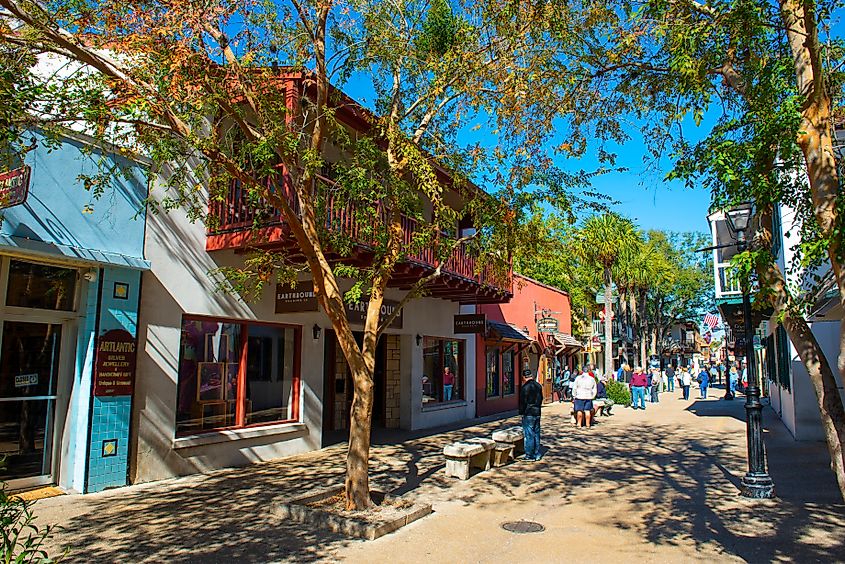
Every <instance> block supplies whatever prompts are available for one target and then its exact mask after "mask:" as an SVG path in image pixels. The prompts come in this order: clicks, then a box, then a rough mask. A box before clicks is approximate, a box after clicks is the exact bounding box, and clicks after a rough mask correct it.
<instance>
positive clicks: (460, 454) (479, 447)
mask: <svg viewBox="0 0 845 564" xmlns="http://www.w3.org/2000/svg"><path fill="white" fill-rule="evenodd" d="M482 441H484V442H482ZM494 446H495V442H494V441H491V440H489V439H469V440H467V441H462V442H457V443H452V444H450V445H446V446H445V447H443V456H445V457H446V475H447V476H454V477H456V478H460V479H461V480H467V479H469V474H470V469H471V468H481V469H482V470H487V469H489V468H490V453H491V452H492V450H493V447H494Z"/></svg>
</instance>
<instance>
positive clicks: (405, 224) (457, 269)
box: [209, 177, 513, 293]
mask: <svg viewBox="0 0 845 564" xmlns="http://www.w3.org/2000/svg"><path fill="white" fill-rule="evenodd" d="M318 178H319V180H320V181H321V182H326V183H331V182H332V181H331V180H329V179H328V178H323V177H318ZM283 184H284V186H283V187H282V189H281V191H280V195H281V196H283V197H284V198H285V199H286V200H287V201H288V203H289V205H290V206H291V207H292V208H293V210H294V212H295V213H296V214H297V215H299V213H300V210H299V202H298V199H297V198H296V194H295V193H294V192H293V190H292V188H291V187H290V184H289V183H288V182H284V183H283ZM209 212H210V214H211V215H212V216H213V217H214V218H216V223H215V224H214V228H213V229H211V230H209V235H219V234H226V233H234V232H242V231H247V230H251V229H253V228H255V227H256V226H258V227H262V228H265V227H274V226H282V225H284V223H285V221H284V219H283V218H282V214H281V212H280V211H279V210H278V209H276V208H274V207H272V206H271V205H270V204H269V203H268V202H267V201H266V200H264V199H261V198H251V196H250V193H249V191H248V190H246V189H244V188H242V187H241V185H240V182H239V181H237V180H235V181H233V182H232V184H231V185H230V187H229V190H228V192H227V194H226V195H225V197H224V198H223V199H221V200H215V201H212V202H211V204H210V205H209ZM376 217H381V218H382V221H384V220H385V214H384V213H379V212H377V213H376ZM325 227H326V229H327V230H329V231H332V232H334V233H340V234H343V235H344V236H346V237H348V238H349V239H350V240H352V241H353V242H354V243H355V244H357V245H359V246H365V247H372V246H373V244H372V240H371V239H370V237H369V236H368V234H367V233H366V232H365V231H366V230H365V229H363V228H362V224H361V222H360V217H359V215H358V214H357V213H356V209H355V206H354V204H352V203H351V202H349V201H348V200H345V201H341V198H337V199H335V197H334V196H330V197H329V201H328V203H327V205H326V219H325ZM419 230H420V225H419V223H418V222H417V221H416V220H415V219H413V218H410V217H407V216H405V215H403V216H402V231H403V243H404V246H403V249H404V250H405V252H406V253H407V254H406V256H405V261H407V262H410V263H413V264H416V265H419V266H423V267H426V268H429V269H432V270H433V269H435V268H437V266H438V265H439V263H440V261H439V259H438V257H437V253H436V252H435V249H434V248H433V246H432V245H427V246H424V247H422V248H419V245H415V244H414V236H415V234H416V233H417V232H418V231H419ZM409 249H414V250H410V251H409ZM442 271H443V272H445V273H447V274H451V275H453V276H458V277H460V278H462V279H465V280H467V281H472V282H475V283H477V284H481V285H484V286H490V287H493V288H498V289H501V290H503V291H505V292H507V293H510V292H511V288H512V280H513V278H512V277H513V271H512V269H511V268H510V266H509V267H508V269H507V273H504V274H503V273H501V272H499V271H497V269H495V268H493V267H492V266H491V265H490V264H484V265H481V264H480V261H479V260H478V259H477V258H476V257H475V256H473V253H472V251H471V249H470V246H469V245H468V244H467V243H465V242H464V243H460V244H458V246H457V247H455V249H454V250H453V251H452V253H451V255H450V257H449V258H448V259H447V260H446V262H445V264H444V265H443V268H442Z"/></svg>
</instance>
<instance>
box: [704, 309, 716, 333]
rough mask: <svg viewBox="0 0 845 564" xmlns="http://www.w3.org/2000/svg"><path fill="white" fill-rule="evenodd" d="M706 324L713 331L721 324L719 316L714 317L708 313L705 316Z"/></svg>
mask: <svg viewBox="0 0 845 564" xmlns="http://www.w3.org/2000/svg"><path fill="white" fill-rule="evenodd" d="M704 324H705V325H707V326H708V327H710V328H711V329H712V328H714V327H715V326H716V325H718V324H719V316H718V315H714V314H712V313H707V314H705V315H704Z"/></svg>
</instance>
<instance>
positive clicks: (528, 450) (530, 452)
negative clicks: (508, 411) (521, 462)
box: [522, 415, 540, 460]
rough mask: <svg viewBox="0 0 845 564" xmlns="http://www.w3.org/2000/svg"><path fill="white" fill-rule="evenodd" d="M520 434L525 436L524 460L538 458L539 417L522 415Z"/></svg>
mask: <svg viewBox="0 0 845 564" xmlns="http://www.w3.org/2000/svg"><path fill="white" fill-rule="evenodd" d="M522 432H523V434H524V435H525V458H533V459H535V460H539V458H540V416H539V415H523V416H522Z"/></svg>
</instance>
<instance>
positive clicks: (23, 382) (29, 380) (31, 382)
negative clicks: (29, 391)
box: [15, 373, 38, 388]
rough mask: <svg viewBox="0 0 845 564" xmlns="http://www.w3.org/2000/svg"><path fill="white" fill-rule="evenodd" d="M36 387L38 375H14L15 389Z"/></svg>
mask: <svg viewBox="0 0 845 564" xmlns="http://www.w3.org/2000/svg"><path fill="white" fill-rule="evenodd" d="M37 385H38V373H35V374H16V375H15V387H16V388H28V387H29V386H37Z"/></svg>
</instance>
